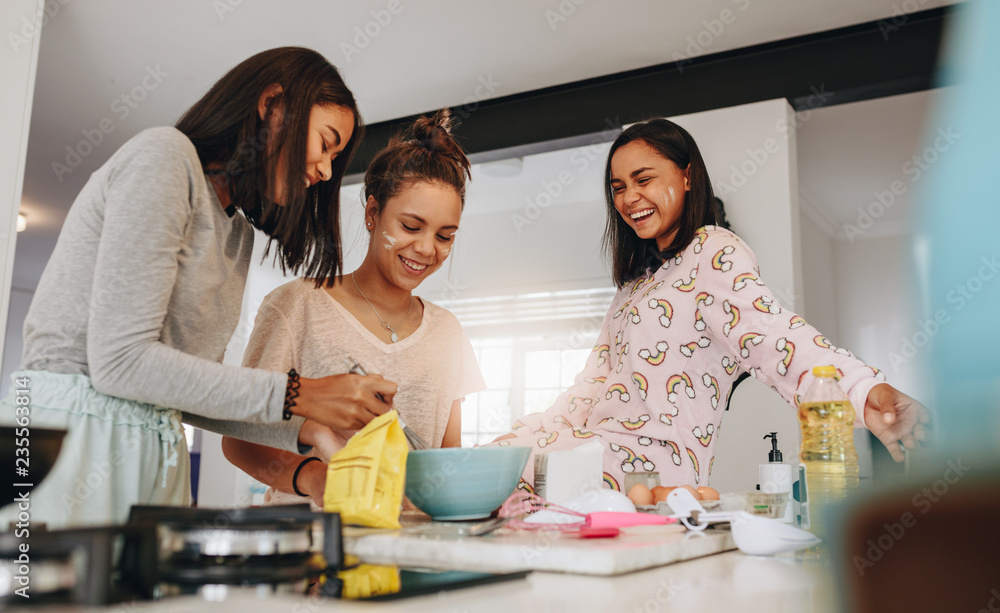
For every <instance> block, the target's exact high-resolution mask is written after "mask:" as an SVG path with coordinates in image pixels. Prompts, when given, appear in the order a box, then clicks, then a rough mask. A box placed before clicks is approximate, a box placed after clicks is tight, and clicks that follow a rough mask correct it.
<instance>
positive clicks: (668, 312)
mask: <svg viewBox="0 0 1000 613" xmlns="http://www.w3.org/2000/svg"><path fill="white" fill-rule="evenodd" d="M649 308H651V309H653V310H656V309H663V315H660V325H661V326H663V327H664V328H669V327H670V318H672V317H673V316H674V307H672V306H670V303H669V302H667V301H666V300H660V299H657V298H650V299H649Z"/></svg>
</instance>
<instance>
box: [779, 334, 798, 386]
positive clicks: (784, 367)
mask: <svg viewBox="0 0 1000 613" xmlns="http://www.w3.org/2000/svg"><path fill="white" fill-rule="evenodd" d="M774 348H775V349H777V350H778V351H783V352H784V353H785V357H783V358H781V361H780V362H778V374H779V375H781V376H782V377H784V376H785V375H787V374H788V367H789V366H791V364H792V357H793V356H794V355H795V344H794V343H793V342H792V341H790V340H788V339H786V338H785V337H781V338H779V339H778V342H777V343H775V344H774Z"/></svg>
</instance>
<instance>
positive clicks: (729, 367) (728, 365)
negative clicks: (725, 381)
mask: <svg viewBox="0 0 1000 613" xmlns="http://www.w3.org/2000/svg"><path fill="white" fill-rule="evenodd" d="M737 366H739V362H737V361H736V360H731V359H729V356H728V355H724V356H722V367H723V368H725V369H726V374H727V375H731V374H733V373H734V372H736V367H737Z"/></svg>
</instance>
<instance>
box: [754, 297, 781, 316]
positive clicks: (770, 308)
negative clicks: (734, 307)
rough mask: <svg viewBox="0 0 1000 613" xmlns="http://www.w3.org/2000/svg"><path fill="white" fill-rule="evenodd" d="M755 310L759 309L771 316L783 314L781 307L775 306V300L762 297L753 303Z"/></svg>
mask: <svg viewBox="0 0 1000 613" xmlns="http://www.w3.org/2000/svg"><path fill="white" fill-rule="evenodd" d="M753 308H755V309H757V310H758V311H760V312H761V313H769V314H771V315H778V314H780V313H781V307H780V306H778V305H776V304H774V298H768V297H766V296H761V297H760V298H757V299H756V300H754V301H753Z"/></svg>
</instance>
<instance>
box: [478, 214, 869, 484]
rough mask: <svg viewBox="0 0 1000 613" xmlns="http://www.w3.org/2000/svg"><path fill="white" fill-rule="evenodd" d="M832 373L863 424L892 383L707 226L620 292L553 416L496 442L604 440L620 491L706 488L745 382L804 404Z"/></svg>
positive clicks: (563, 444) (537, 444)
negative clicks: (640, 476)
mask: <svg viewBox="0 0 1000 613" xmlns="http://www.w3.org/2000/svg"><path fill="white" fill-rule="evenodd" d="M824 364H832V365H833V366H835V367H836V368H837V369H838V373H839V376H840V384H841V386H842V387H843V389H844V390H845V391H846V392H847V393H848V396H849V397H850V399H851V403H852V404H853V405H854V407H855V412H856V415H857V421H856V422H855V425H856V426H862V425H863V424H864V421H863V414H864V406H865V401H866V399H867V397H868V392H869V391H870V390H871V388H872V387H874V386H875V385H876V384H877V383H879V382H881V381H882V380H884V376H883V375H882V374H881V373H880V372H879V371H878V369H876V368H874V367H871V366H868V365H866V364H864V363H863V362H861V361H860V360H858V359H856V358H855V357H854V356H853V355H852V354H851V353H850V352H849V351H847V350H846V349H842V348H838V347H834V346H833V345H831V343H830V341H829V340H827V338H826V337H824V336H823V335H822V334H821V333H820V332H819V331H817V330H816V329H815V328H813V327H812V326H810V325H809V324H807V323H806V321H805V320H804V319H803V318H802V317H799V316H798V315H796V314H795V313H792V312H791V311H788V310H786V309H784V308H782V307H781V306H780V305H779V304H778V302H777V300H775V298H774V296H773V295H772V294H771V292H770V291H769V290H768V288H767V286H766V285H764V283H763V281H761V279H760V272H759V270H758V267H757V260H756V258H755V257H754V255H753V252H751V251H750V248H749V247H748V246H747V245H746V243H744V242H743V241H742V240H740V238H739V237H737V236H736V235H735V234H733V233H732V232H729V231H728V230H724V229H722V228H717V227H714V226H706V227H704V228H701V229H699V230H698V231H697V233H696V235H695V239H694V241H692V242H691V244H690V245H688V247H687V248H686V249H684V251H683V252H681V253H679V254H678V255H676V256H675V257H673V258H671V259H669V260H668V261H667V262H665V263H664V264H663V265H662V266H661V267H660V268H659V269H657V270H655V271H651V272H650V274H649V275H647V276H645V277H642V278H639V279H636V280H635V281H632V282H630V283H628V284H627V285H626V286H625V287H623V288H621V289H620V290H619V291H618V293H617V294H616V295H615V298H614V300H613V302H612V304H611V307H610V309H609V310H608V314H607V316H606V317H605V319H604V324H603V326H602V327H601V333H600V336H599V338H598V339H597V344H596V345H595V347H594V349H593V351H592V352H591V354H590V356H589V357H588V359H587V363H586V366H585V367H584V369H583V371H582V372H581V373H580V374H579V375H577V377H576V380H575V383H574V384H573V386H572V387H571V388H569V389H568V390H566V391H565V392H564V393H563V394H561V395H560V396H559V397H558V398H557V399H556V402H555V404H553V405H552V406H551V407H550V408H549V409H548V410H546V411H545V412H543V413H534V414H530V415H526V416H525V417H523V418H521V419H520V420H518V421H517V422H515V424H514V429H513V432H514V433H515V434H516V435H517V437H516V438H513V439H508V440H505V441H500V442H499V443H495V444H500V445H505V444H514V445H527V446H531V447H532V448H533V450H534V452H535V453H544V452H546V451H552V450H560V449H569V448H572V447H575V446H577V445H579V444H582V443H584V442H586V441H588V440H592V439H594V438H595V437H599V440H601V441H602V442H603V443H604V444H605V445H606V447H605V451H604V471H605V474H604V479H605V482H606V485H607V486H608V487H611V488H613V489H621V486H622V484H623V475H624V473H628V472H633V471H654V470H655V471H658V472H659V473H660V480H661V483H664V484H670V485H679V484H684V483H687V484H690V485H707V484H708V482H709V477H710V475H711V472H712V464H713V461H714V459H715V445H716V441H717V436H716V435H717V434H718V432H719V427H720V425H721V424H722V415H723V413H724V412H725V406H726V399H727V398H728V396H729V392H730V390H731V389H732V386H733V382H734V381H735V380H736V378H737V377H738V376H739V374H740V373H741V372H748V373H749V374H750V375H751V376H753V377H755V378H756V379H757V380H758V381H762V382H763V383H765V384H767V385H769V386H771V388H773V389H774V390H775V391H777V392H778V393H779V394H781V396H782V397H783V398H784V399H785V400H786V401H788V402H789V403H795V402H796V401H797V399H798V397H800V396H801V395H802V394H804V393H805V390H806V389H807V388H808V386H809V384H810V383H811V381H812V378H813V377H812V374H811V369H812V367H813V366H818V365H824ZM533 458H534V454H533V455H532V459H530V460H529V462H528V466H527V468H526V470H525V480H526V481H528V482H529V483H530V482H531V479H532V477H533V466H534V460H533Z"/></svg>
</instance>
